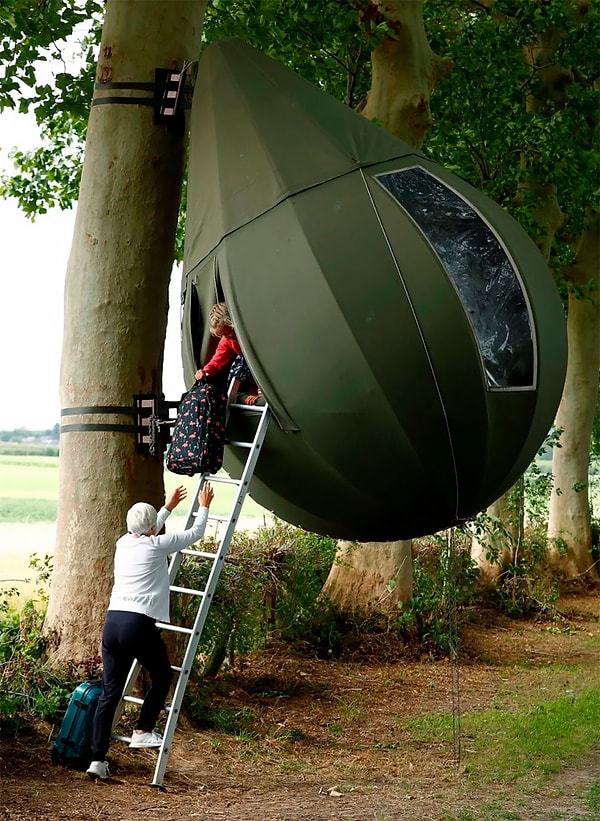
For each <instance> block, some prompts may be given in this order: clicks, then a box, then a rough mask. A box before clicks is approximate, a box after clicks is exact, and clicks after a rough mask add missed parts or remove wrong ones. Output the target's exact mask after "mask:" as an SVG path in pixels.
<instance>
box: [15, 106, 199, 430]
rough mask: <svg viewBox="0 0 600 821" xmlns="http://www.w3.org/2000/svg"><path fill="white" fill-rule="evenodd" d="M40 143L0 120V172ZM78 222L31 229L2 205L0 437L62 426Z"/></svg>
mask: <svg viewBox="0 0 600 821" xmlns="http://www.w3.org/2000/svg"><path fill="white" fill-rule="evenodd" d="M38 144H39V137H38V133H37V128H36V124H35V120H34V118H33V117H32V116H31V117H30V116H29V115H23V114H16V113H14V112H12V111H4V112H2V113H1V114H0V167H1V168H2V169H3V170H5V169H10V168H11V167H12V166H11V162H10V159H9V158H8V154H9V152H10V150H11V148H12V147H13V146H18V147H19V148H20V149H31V148H34V147H35V146H36V145H38ZM74 222H75V208H73V210H71V211H60V210H59V209H55V210H54V211H52V212H50V213H49V214H45V215H43V216H40V217H37V218H36V221H35V222H34V223H32V222H30V220H28V219H27V218H26V217H25V216H24V215H23V214H22V212H20V211H19V209H18V208H17V206H16V204H15V203H14V201H10V200H3V199H1V198H0V226H1V230H0V238H1V241H0V273H1V277H2V302H3V311H2V318H1V320H0V351H1V357H0V365H1V373H2V390H1V392H0V393H1V396H2V401H1V402H0V430H11V429H13V428H16V427H26V428H29V429H30V430H39V429H46V428H51V427H52V426H53V425H55V424H56V423H57V422H60V400H59V394H58V388H59V371H60V357H61V349H62V335H63V286H64V278H65V272H66V269H67V261H68V258H69V253H70V250H71V239H72V234H73V226H74ZM180 279H181V273H180V271H179V270H175V271H174V274H173V276H172V279H171V299H170V303H171V313H170V316H169V328H168V331H167V348H166V355H165V373H164V391H165V395H166V397H167V399H179V397H180V395H181V393H182V392H183V390H184V384H183V375H182V367H181V356H180V342H179V292H180Z"/></svg>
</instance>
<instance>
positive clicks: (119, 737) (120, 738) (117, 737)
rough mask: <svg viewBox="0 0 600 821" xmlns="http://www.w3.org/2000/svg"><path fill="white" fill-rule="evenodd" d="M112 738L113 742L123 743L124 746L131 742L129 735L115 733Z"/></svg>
mask: <svg viewBox="0 0 600 821" xmlns="http://www.w3.org/2000/svg"><path fill="white" fill-rule="evenodd" d="M112 738H114V739H115V741H124V742H125V743H126V744H129V742H130V741H131V736H130V735H117V733H113V734H112Z"/></svg>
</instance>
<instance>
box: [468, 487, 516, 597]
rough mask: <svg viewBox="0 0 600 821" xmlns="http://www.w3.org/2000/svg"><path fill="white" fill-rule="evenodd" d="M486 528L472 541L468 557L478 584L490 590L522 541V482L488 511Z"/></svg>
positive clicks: (507, 492)
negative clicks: (474, 566)
mask: <svg viewBox="0 0 600 821" xmlns="http://www.w3.org/2000/svg"><path fill="white" fill-rule="evenodd" d="M486 512H487V515H488V517H489V519H488V522H487V526H486V529H485V530H484V531H483V532H481V533H479V532H476V533H475V535H474V536H473V539H472V541H471V558H472V559H473V561H474V562H475V564H476V565H477V567H478V568H479V580H478V581H479V584H480V586H482V587H491V586H493V585H494V583H495V582H496V580H497V579H498V577H499V576H500V575H501V574H502V572H503V571H504V570H505V569H506V566H507V565H508V564H510V562H511V561H512V560H513V558H514V555H515V549H516V547H517V546H518V545H519V544H520V543H521V540H522V538H523V519H524V508H523V479H522V478H521V479H519V480H518V481H517V482H516V484H514V485H513V486H512V487H511V488H510V490H507V491H506V493H504V494H503V495H502V496H501V497H500V498H499V499H497V500H496V501H495V502H494V503H493V504H492V505H490V506H489V507H488V508H487V511H486Z"/></svg>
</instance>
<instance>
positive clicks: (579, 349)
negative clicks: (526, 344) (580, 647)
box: [525, 2, 600, 579]
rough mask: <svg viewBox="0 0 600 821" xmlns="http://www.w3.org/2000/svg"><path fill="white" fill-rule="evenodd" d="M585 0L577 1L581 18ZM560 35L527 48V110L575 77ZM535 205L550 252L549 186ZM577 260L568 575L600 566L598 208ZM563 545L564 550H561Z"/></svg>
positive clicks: (557, 519) (563, 559)
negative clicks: (562, 57) (597, 542)
mask: <svg viewBox="0 0 600 821" xmlns="http://www.w3.org/2000/svg"><path fill="white" fill-rule="evenodd" d="M588 5H589V4H588V3H587V2H577V3H576V4H575V5H574V7H573V8H574V10H576V12H577V14H578V15H579V19H580V20H583V19H584V18H585V15H586V13H587V10H588ZM564 36H565V32H564V31H562V30H560V29H559V28H554V27H552V28H550V29H549V30H548V31H547V32H545V34H544V35H543V36H542V37H540V40H539V42H538V43H537V44H536V45H535V46H534V47H532V48H531V49H529V50H526V52H525V59H526V61H527V62H528V63H529V65H530V66H531V68H532V70H533V71H536V72H537V76H538V79H539V84H538V85H537V86H535V87H534V91H532V93H531V94H529V95H528V98H527V110H528V111H530V112H531V113H534V114H538V115H539V114H543V113H544V112H545V111H546V110H547V109H549V110H550V111H552V110H553V109H554V108H555V107H560V106H562V105H563V104H564V103H565V102H566V100H567V96H568V89H569V86H570V84H571V82H572V79H573V76H572V71H571V69H570V68H569V67H568V66H561V65H559V64H558V63H556V62H555V61H554V60H553V55H554V52H555V51H556V48H557V46H558V45H559V43H560V42H561V40H562V38H563V37H564ZM538 187H539V190H540V192H541V196H540V206H539V207H538V208H537V209H534V210H533V211H532V213H533V216H534V217H535V218H536V220H537V222H538V224H539V225H540V226H541V228H542V229H543V231H544V234H545V242H542V243H541V247H542V251H543V252H544V253H545V254H546V256H547V257H548V255H549V251H550V248H551V244H552V243H551V240H552V239H553V236H554V232H555V231H556V230H557V227H558V221H559V220H561V217H562V215H561V214H560V209H559V208H558V204H555V203H554V200H555V199H556V198H555V195H554V190H553V189H552V190H550V187H549V186H546V185H541V184H540V185H539V186H538ZM573 244H574V250H575V262H574V263H573V264H572V266H571V268H570V270H568V271H567V272H566V273H565V277H566V279H567V280H568V281H569V282H570V283H571V285H572V286H575V287H574V288H573V287H570V289H569V303H568V316H567V336H568V364H567V375H566V380H565V386H564V389H563V395H562V399H561V403H560V407H559V410H558V415H557V419H556V425H557V427H558V428H561V429H562V430H563V433H562V435H561V438H560V447H558V448H554V451H553V457H552V472H553V476H554V490H553V492H552V494H551V497H550V513H549V520H548V537H549V540H550V542H551V547H550V560H551V564H552V565H553V567H554V568H555V569H557V570H558V571H560V572H561V573H562V574H564V575H565V576H566V577H567V578H575V577H576V576H578V575H581V574H584V573H587V574H588V575H589V576H591V577H592V578H594V579H597V578H598V577H599V576H598V571H597V569H595V568H594V567H593V562H592V557H591V547H592V536H591V524H590V509H589V496H588V481H589V453H590V444H591V435H592V424H593V420H594V411H595V408H596V401H597V394H598V368H599V367H600V300H599V299H598V284H599V282H600V279H599V276H598V274H599V271H598V262H599V259H600V243H599V228H598V215H597V214H596V215H595V217H594V218H593V221H592V222H591V224H590V227H589V229H588V230H587V231H586V232H585V233H583V234H582V235H581V236H580V237H579V239H578V240H577V241H576V242H574V243H573ZM565 551H566V552H565Z"/></svg>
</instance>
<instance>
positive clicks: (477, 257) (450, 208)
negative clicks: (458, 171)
mask: <svg viewBox="0 0 600 821" xmlns="http://www.w3.org/2000/svg"><path fill="white" fill-rule="evenodd" d="M376 179H377V180H378V181H379V182H380V183H381V185H383V187H384V188H385V189H386V190H387V191H389V193H390V194H391V195H392V196H393V197H394V199H395V200H396V201H397V202H398V203H400V205H401V206H402V207H403V208H405V209H406V211H407V212H408V213H409V214H410V216H411V217H412V218H413V219H414V221H415V222H416V224H417V225H418V226H419V228H420V229H421V231H422V232H423V234H424V235H425V237H426V238H427V239H428V241H429V242H430V243H431V245H432V246H433V247H434V249H435V250H436V252H437V254H438V256H439V258H440V260H441V261H442V263H443V265H444V267H445V269H446V271H447V273H448V276H449V277H450V279H451V280H452V282H453V283H454V286H455V288H456V290H457V292H458V295H459V297H460V299H461V301H462V304H463V306H464V309H465V311H466V312H467V316H468V317H469V320H470V322H471V326H472V328H473V332H474V334H475V337H476V339H477V343H478V345H479V350H480V353H481V358H482V361H483V365H484V369H485V373H486V377H487V381H488V385H489V387H491V388H525V387H533V386H534V349H533V334H532V326H531V319H530V316H529V309H528V306H527V302H526V300H525V295H524V293H523V289H522V287H521V283H520V281H519V278H518V276H517V274H516V272H515V270H514V268H513V265H512V263H511V261H510V259H509V258H508V256H507V255H506V252H505V250H504V248H503V247H502V246H501V245H500V243H499V241H498V239H497V238H496V236H495V235H494V233H493V232H492V231H491V229H490V228H489V227H488V225H487V224H486V223H485V222H484V221H483V219H482V218H481V217H480V216H479V214H477V212H476V211H475V210H474V209H473V208H472V207H471V206H470V205H469V204H468V203H467V202H465V200H463V199H461V198H460V197H459V196H458V195H457V194H455V193H454V191H452V190H450V189H449V188H447V187H446V186H445V185H444V184H443V183H441V182H440V181H439V180H437V179H436V178H435V177H433V176H432V175H431V174H429V173H428V172H427V171H425V170H424V169H422V168H409V169H404V170H401V171H394V172H391V173H389V174H378V175H377V177H376Z"/></svg>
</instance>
